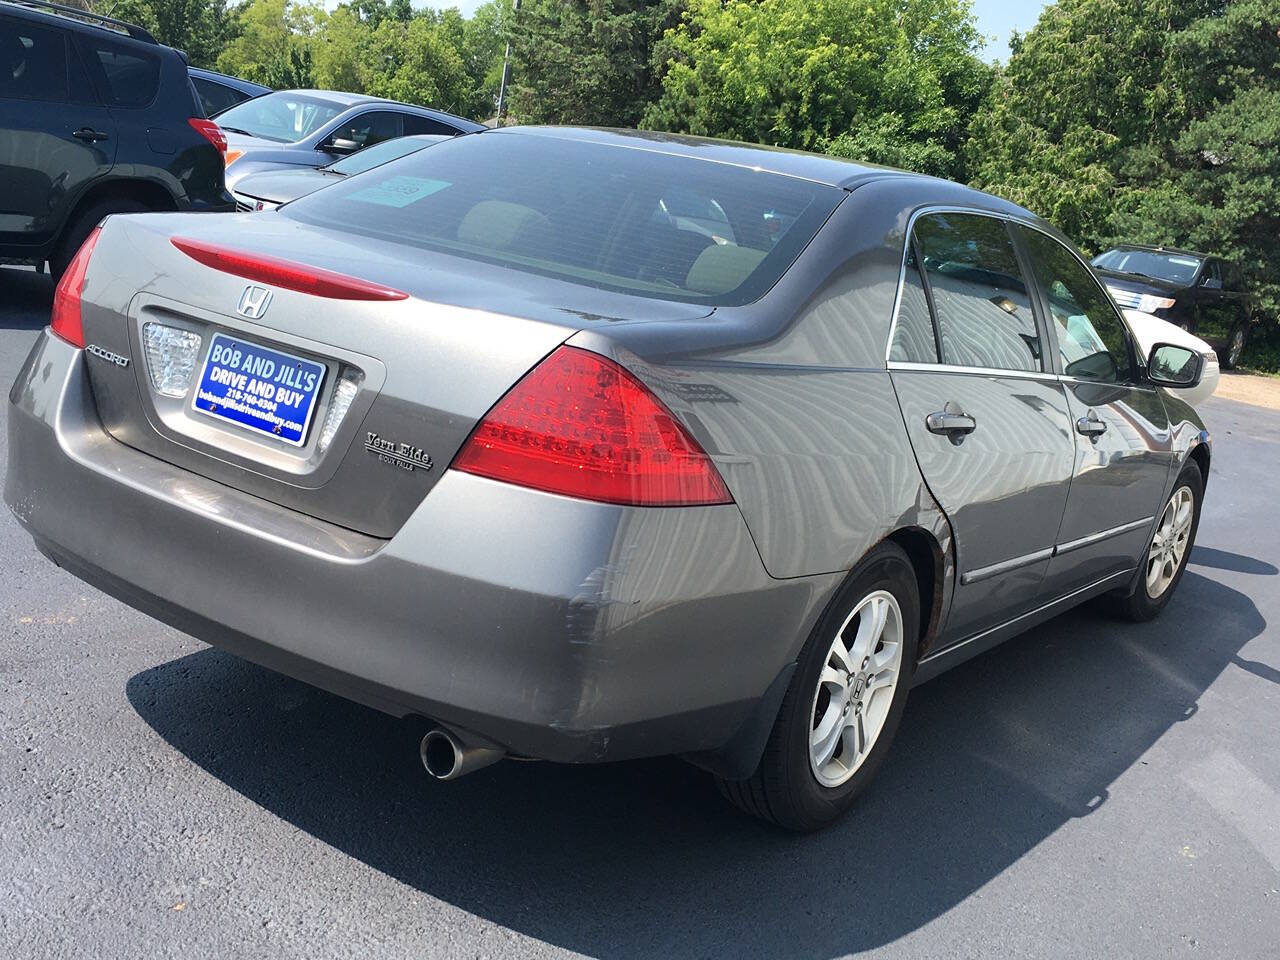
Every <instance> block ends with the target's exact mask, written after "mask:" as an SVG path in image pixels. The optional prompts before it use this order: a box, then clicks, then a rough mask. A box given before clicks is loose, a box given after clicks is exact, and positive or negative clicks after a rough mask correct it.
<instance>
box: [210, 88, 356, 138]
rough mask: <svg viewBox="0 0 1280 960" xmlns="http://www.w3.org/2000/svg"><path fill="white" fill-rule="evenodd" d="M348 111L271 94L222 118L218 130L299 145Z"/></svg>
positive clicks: (317, 101)
mask: <svg viewBox="0 0 1280 960" xmlns="http://www.w3.org/2000/svg"><path fill="white" fill-rule="evenodd" d="M346 109H347V108H346V107H344V106H343V105H342V104H340V103H330V102H329V101H328V100H321V99H320V98H319V97H305V96H301V95H299V94H296V93H268V94H267V95H266V96H264V97H257V98H255V99H253V100H246V101H245V102H244V103H240V104H237V105H236V106H234V107H232V108H231V109H229V110H227V111H225V112H224V113H220V114H219V115H218V126H220V127H224V128H225V129H227V130H230V131H232V132H233V133H247V134H249V135H250V136H254V137H261V138H262V139H263V140H275V141H276V142H278V143H296V142H297V141H298V140H301V139H302V138H303V137H305V136H307V135H308V134H310V133H311V132H312V131H313V130H318V129H319V128H320V127H323V126H324V125H325V124H326V123H328V122H329V121H330V120H332V119H333V118H334V117H336V116H337V115H338V114H340V113H342V112H343V111H344V110H346Z"/></svg>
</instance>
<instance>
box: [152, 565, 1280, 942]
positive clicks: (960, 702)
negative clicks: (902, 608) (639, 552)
mask: <svg viewBox="0 0 1280 960" xmlns="http://www.w3.org/2000/svg"><path fill="white" fill-rule="evenodd" d="M1265 626H1266V622H1265V620H1264V619H1263V617H1262V616H1261V614H1260V613H1259V612H1258V610H1257V608H1256V607H1255V606H1254V604H1253V602H1252V601H1251V600H1250V599H1249V598H1248V597H1247V596H1245V595H1244V594H1242V593H1239V592H1237V591H1235V590H1233V589H1230V588H1228V587H1226V586H1224V585H1222V584H1219V583H1217V582H1216V581H1214V580H1211V579H1208V578H1207V577H1205V576H1202V575H1200V574H1197V573H1195V572H1192V571H1188V572H1187V573H1186V575H1185V576H1184V579H1183V582H1182V585H1181V588H1180V589H1179V592H1178V595H1177V597H1176V598H1175V600H1174V602H1173V603H1172V604H1171V605H1170V607H1169V608H1168V609H1167V610H1166V611H1165V613H1164V615H1163V617H1162V618H1161V619H1160V620H1159V621H1158V622H1156V623H1149V624H1142V625H1130V624H1119V623H1116V622H1115V621H1112V620H1110V619H1108V618H1106V617H1105V616H1104V615H1102V614H1100V613H1097V612H1094V611H1093V610H1091V609H1084V610H1080V611H1076V612H1074V613H1070V614H1067V615H1066V616H1064V617H1060V618H1058V619H1057V620H1055V621H1052V622H1051V623H1049V624H1046V625H1045V626H1043V627H1041V628H1039V629H1037V630H1035V631H1033V632H1032V633H1031V634H1029V635H1027V636H1024V637H1021V638H1019V639H1017V640H1014V641H1012V642H1010V643H1008V644H1006V645H1004V646H1003V647H1001V648H1000V649H999V650H997V651H994V652H993V653H991V654H988V655H986V656H983V657H980V658H978V659H976V660H974V661H971V662H970V663H967V664H965V665H963V666H961V667H959V668H957V669H955V670H953V671H951V672H950V673H948V674H946V675H944V676H942V677H940V678H938V679H937V680H935V681H933V682H931V683H928V684H926V685H924V686H922V687H920V688H919V689H917V690H915V691H913V692H912V695H911V700H910V701H909V704H908V708H907V714H906V717H905V720H904V722H903V727H902V730H901V732H900V733H899V737H898V740H897V742H896V744H895V745H894V749H893V751H892V752H891V755H890V757H889V759H888V761H887V762H886V764H885V766H884V768H883V770H882V772H881V774H880V777H879V779H878V782H877V783H876V784H875V785H874V786H873V787H872V788H871V790H870V791H869V792H868V793H867V795H866V796H865V797H864V798H863V799H862V801H861V802H860V803H859V805H858V806H857V808H856V809H855V811H854V812H853V815H851V816H849V817H848V818H847V819H845V820H844V821H842V822H841V823H839V824H837V825H836V826H835V827H833V828H831V829H829V830H827V831H826V832H824V833H820V834H817V835H813V836H793V835H788V834H783V833H780V832H778V831H776V830H773V829H771V828H769V827H767V826H765V825H764V824H760V823H756V822H754V821H752V820H750V819H749V818H747V817H745V816H743V815H741V814H738V813H737V812H736V811H735V810H734V809H732V808H731V807H729V806H728V804H727V803H724V802H723V801H721V800H720V798H719V796H718V794H717V793H716V791H715V790H714V788H713V786H712V784H711V782H710V780H709V779H708V778H707V777H706V776H705V775H704V774H702V773H701V772H699V771H697V770H695V769H694V768H692V767H690V766H687V765H685V764H683V763H682V762H680V761H678V760H671V759H667V760H650V761H639V762H634V763H621V764H613V765H607V766H598V767H577V768H575V767H558V766H554V765H548V764H536V763H517V762H510V761H509V762H504V763H501V764H499V765H497V766H494V767H490V768H488V769H485V770H482V771H479V772H477V773H475V774H474V775H471V776H469V777H466V778H464V779H462V780H460V781H457V782H455V783H450V784H439V783H434V782H431V781H429V780H428V779H427V777H426V775H425V773H423V771H422V770H421V769H420V767H419V766H418V763H417V758H416V742H415V741H414V740H413V739H411V738H410V736H409V732H408V730H407V729H406V725H404V724H402V723H401V722H400V721H397V720H394V719H392V718H389V717H386V716H383V715H381V714H378V713H376V712H373V711H371V710H367V709H365V708H363V707H360V706H357V705H354V704H351V703H349V702H347V701H344V700H342V699H340V698H337V697H334V696H330V695H328V694H325V693H322V692H320V691H317V690H315V689H313V688H310V687H307V686H305V685H303V684H301V683H297V682H295V681H292V680H289V679H287V678H285V677H282V676H279V675H277V674H274V673H271V672H270V671H268V670H265V669H262V668H259V667H256V666H253V665H251V664H248V663H246V662H244V661H241V660H238V659H236V658H234V657H232V656H229V655H227V654H224V653H221V652H218V651H214V650H205V651H202V652H199V653H195V654H192V655H190V656H186V657H183V658H181V659H178V660H174V661H172V662H169V663H165V664H162V665H160V666H157V667H155V668H153V669H150V670H147V671H144V672H142V673H139V674H137V675H136V676H134V677H133V678H132V679H131V680H130V681H129V684H128V697H129V700H130V702H131V703H132V705H133V707H134V709H135V710H136V711H137V712H138V714H139V715H140V716H141V717H142V718H143V719H144V720H145V721H146V722H147V723H148V724H150V725H151V727H153V728H154V729H155V730H156V731H157V732H158V733H159V734H160V735H161V736H162V737H164V738H165V739H166V740H167V741H168V742H169V743H170V744H172V745H173V746H174V747H175V748H176V749H177V750H179V751H181V752H182V753H183V754H185V755H186V756H187V757H189V758H190V759H191V760H192V761H194V762H195V763H196V764H198V765H199V766H200V767H202V768H204V769H205V770H206V771H208V772H209V773H210V774H212V775H213V776H214V777H217V778H218V779H220V780H221V781H222V782H224V783H225V784H227V785H228V786H229V787H231V788H232V789H234V790H236V791H238V792H239V793H241V794H243V795H244V796H246V797H247V798H249V799H250V800H252V801H253V802H255V803H257V804H260V805H261V806H262V807H264V808H265V809H266V810H268V811H270V812H271V813H273V814H275V815H277V816H279V817H281V818H283V819H284V820H286V821H288V822H290V823H292V824H294V825H296V826H297V827H298V828H300V829H302V830H304V831H306V832H308V833H310V834H311V835H313V836H314V837H316V838H317V839H318V840H320V841H322V842H324V843H327V844H330V845H332V846H333V847H335V848H337V849H339V850H341V851H343V852H345V853H346V854H348V855H349V856H352V857H355V858H357V859H359V860H360V861H363V862H364V863H366V864H368V865H369V866H371V867H374V868H376V869H378V870H380V871H383V872H385V873H386V874H388V875H390V876H392V877H394V878H396V879H398V880H400V881H402V882H404V883H406V884H409V885H411V886H413V887H415V888H417V889H418V890H420V891H422V892H424V893H426V894H429V895H430V896H432V897H436V898H439V899H440V900H443V901H446V902H448V903H450V904H453V905H455V906H457V907H460V908H462V909H464V910H466V911H468V912H470V913H472V914H474V915H477V916H479V917H483V918H486V919H488V920H490V921H492V922H494V923H497V924H500V925H502V926H504V927H507V928H510V929H512V930H515V931H518V932H519V933H521V934H525V935H527V936H530V937H535V938H537V939H539V940H542V941H546V942H549V943H552V944H555V945H558V946H561V947H565V948H568V949H571V950H575V951H579V952H582V953H585V954H588V955H591V956H596V957H608V958H633V957H635V958H638V957H653V956H699V957H712V956H729V957H744V956H753V955H762V956H779V955H785V956H788V957H805V958H828V957H833V956H839V955H842V954H846V953H856V952H858V951H861V950H865V949H868V948H871V947H875V946H878V945H882V944H885V943H888V942H891V941H893V940H896V939H898V938H900V937H902V936H904V935H906V934H908V933H910V932H911V931H913V930H915V929H917V928H919V927H921V926H923V925H924V924H927V923H928V922H929V921H931V920H933V919H934V918H936V917H938V916H940V915H941V914H942V913H944V912H946V911H947V910H949V909H951V908H952V907H954V906H955V905H956V904H958V903H959V902H961V901H962V900H964V899H965V898H966V897H968V896H970V895H971V894H973V893H974V892H975V891H977V890H979V889H980V888H981V887H982V886H983V885H984V884H986V883H987V882H988V881H990V880H991V879H992V878H993V877H995V876H996V875H998V874H999V873H1000V872H1001V871H1003V870H1004V869H1005V868H1006V867H1008V866H1009V865H1010V864H1012V863H1013V862H1015V861H1016V860H1018V859H1019V858H1020V857H1021V856H1023V855H1024V854H1025V853H1027V852H1028V851H1030V850H1031V849H1033V848H1034V847H1035V846H1036V845H1037V844H1039V843H1040V842H1041V841H1042V840H1044V839H1045V838H1046V837H1048V836H1049V835H1050V834H1051V833H1053V832H1054V831H1055V830H1056V829H1058V828H1059V827H1060V826H1062V825H1063V824H1064V823H1065V822H1067V821H1069V820H1071V819H1073V818H1077V817H1087V816H1089V815H1090V814H1091V813H1093V812H1095V811H1096V810H1098V809H1099V807H1100V806H1101V805H1102V804H1104V803H1106V801H1107V798H1108V791H1109V789H1110V788H1111V785H1112V784H1113V782H1114V781H1115V780H1116V779H1117V777H1119V775H1120V774H1122V773H1123V772H1124V771H1125V770H1126V769H1127V768H1128V767H1130V766H1131V765H1132V764H1134V763H1136V762H1137V761H1138V759H1139V758H1140V757H1141V756H1142V754H1143V753H1144V752H1146V751H1147V750H1148V749H1149V748H1150V747H1151V746H1152V744H1154V743H1155V742H1156V740H1158V739H1159V738H1160V737H1161V735H1162V734H1164V733H1165V732H1166V731H1168V730H1169V729H1170V728H1171V727H1172V726H1174V725H1175V724H1177V723H1179V722H1180V721H1182V720H1184V719H1186V718H1188V717H1190V716H1191V715H1193V714H1194V712H1195V710H1196V705H1197V700H1198V699H1199V697H1200V695H1201V694H1202V693H1203V692H1204V690H1205V689H1206V688H1207V687H1208V686H1209V685H1210V684H1211V683H1212V682H1213V681H1214V679H1215V678H1216V677H1217V676H1218V675H1219V673H1221V672H1222V670H1223V669H1224V668H1225V667H1226V666H1227V665H1228V664H1231V663H1233V662H1236V659H1237V654H1238V652H1239V651H1240V649H1241V648H1242V647H1243V646H1244V645H1245V644H1246V643H1248V642H1249V640H1251V639H1252V638H1254V637H1255V636H1257V635H1258V634H1260V633H1261V632H1262V630H1263V629H1264V628H1265ZM726 642H727V640H726ZM299 882H305V880H303V879H301V878H300V880H299ZM424 909H427V907H426V906H425V905H424Z"/></svg>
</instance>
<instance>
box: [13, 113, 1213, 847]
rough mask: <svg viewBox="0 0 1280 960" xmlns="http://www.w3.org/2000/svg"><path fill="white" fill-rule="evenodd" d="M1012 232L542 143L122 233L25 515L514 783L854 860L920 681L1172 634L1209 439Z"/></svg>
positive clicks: (792, 182)
mask: <svg viewBox="0 0 1280 960" xmlns="http://www.w3.org/2000/svg"><path fill="white" fill-rule="evenodd" d="M1199 364H1200V360H1199V358H1198V357H1197V356H1195V355H1194V354H1193V353H1191V352H1190V351H1188V350H1186V349H1184V348H1180V347H1177V346H1173V345H1168V344H1156V345H1155V346H1154V348H1153V350H1152V351H1151V354H1150V355H1149V356H1141V355H1138V354H1137V353H1136V352H1135V348H1134V340H1133V338H1132V337H1131V336H1130V333H1129V331H1128V329H1127V328H1126V326H1125V321H1124V319H1123V318H1122V317H1121V315H1120V314H1119V312H1118V311H1117V309H1116V307H1115V305H1114V304H1113V303H1112V301H1111V300H1110V299H1109V297H1108V295H1107V293H1106V291H1105V289H1104V288H1103V286H1102V285H1101V284H1100V283H1099V282H1098V280H1097V278H1096V277H1095V275H1094V274H1093V272H1092V271H1091V269H1090V267H1089V265H1088V264H1087V262H1086V261H1084V260H1083V259H1081V257H1080V255H1079V254H1078V253H1077V252H1076V250H1075V249H1074V248H1073V247H1072V246H1071V245H1070V244H1069V243H1068V242H1067V241H1066V240H1065V239H1064V238H1063V237H1062V236H1061V235H1060V234H1059V233H1057V232H1056V231H1055V230H1054V229H1053V228H1051V227H1050V226H1049V225H1047V224H1046V223H1044V222H1043V221H1041V220H1038V219H1037V218H1036V217H1034V216H1033V215H1032V214H1030V213H1028V212H1027V211H1026V210H1023V209H1021V208H1019V207H1017V206H1015V205H1013V204H1011V203H1007V202H1005V201H1003V200H999V199H997V198H995V197H991V196H987V195H985V194H982V193H978V192H976V191H974V190H971V189H968V188H966V187H962V186H958V185H956V184H952V183H947V182H944V181H941V180H936V179H931V178H926V177H921V176H916V175H912V174H907V173H901V172H898V171H894V170H888V169H881V168H873V167H868V166H862V165H858V164H854V163H850V162H846V161H843V160H837V159H833V158H830V157H822V156H815V155H809V154H803V153H793V152H784V151H777V150H769V149H764V148H758V147H751V146H746V145H742V144H733V143H723V142H716V141H708V140H699V139H692V138H685V137H676V136H670V135H665V134H643V133H633V132H609V131H599V130H580V129H540V128H510V129H502V130H493V131H487V132H484V133H480V134H477V135H475V136H468V137H462V138H458V139H454V140H449V141H446V142H444V143H441V144H439V145H438V146H434V147H432V148H431V149H430V150H424V151H421V152H419V153H415V154H412V155H410V156H407V157H404V158H402V159H400V160H395V161H393V162H391V163H389V164H387V165H385V166H382V167H378V168H377V169H375V170H372V171H369V172H368V173H366V174H363V175H361V176H359V177H355V178H352V179H351V180H350V181H347V182H343V183H338V184H336V185H334V186H332V187H329V188H327V189H325V190H322V191H318V192H317V193H314V194H312V195H311V196H308V197H304V198H302V199H300V200H297V201H296V202H294V203H291V204H289V205H288V206H286V207H283V208H281V209H280V210H279V211H272V212H267V213H257V214H244V215H228V216H226V217H202V216H194V215H179V214H154V215H139V216H114V217H110V218H108V219H107V220H106V221H105V222H104V223H103V224H102V225H101V226H100V227H99V228H98V229H97V230H96V231H94V233H93V234H92V235H91V236H90V237H89V239H88V240H87V241H86V242H85V245H84V247H83V248H82V249H81V250H80V252H79V254H78V255H77V257H76V258H75V260H74V262H73V263H72V265H71V267H70V268H69V269H68V270H67V272H66V274H65V276H64V277H63V279H62V281H61V283H60V285H59V287H58V290H57V293H56V297H55V302H54V307H53V315H52V321H51V324H50V327H49V329H47V330H46V331H44V332H43V333H42V334H41V335H40V336H39V338H38V341H37V343H36V345H35V348H34V349H33V350H32V353H31V356H30V358H29V359H28V360H27V363H26V365H25V367H24V368H23V369H22V371H21V373H20V375H19V377H18V381H17V383H16V384H15V385H14V387H13V390H12V392H11V393H10V395H9V402H10V411H9V417H8V423H9V450H10V455H9V471H8V476H7V478H6V482H5V499H6V501H7V502H8V504H9V506H10V507H11V509H12V510H13V512H14V514H15V515H16V516H17V518H18V519H19V520H20V521H21V523H22V524H23V525H24V527H25V528H26V529H27V530H28V531H30V533H31V534H32V536H33V537H34V538H35V541H36V544H37V545H38V546H39V548H40V549H41V550H42V551H43V552H44V553H45V554H46V555H47V556H48V557H49V558H50V559H52V560H53V561H54V562H55V563H57V564H59V565H61V566H63V567H65V568H66V569H68V570H70V571H72V572H73V573H75V574H76V575H77V576H79V577H81V578H83V579H84V580H86V581H88V582H89V583H92V584H94V585H96V586H98V587H100V588H102V589H103V590H105V591H107V592H108V593H111V594H113V595H115V596H117V597H119V598H121V599H122V600H124V601H125V602H127V603H129V604H132V605H134V606H136V607H138V608H139V609H141V610H144V611H147V612H148V613H150V614H152V615H154V616H156V617H158V618H159V619H161V620H163V621H165V622H167V623H170V624H172V625H174V626H176V627H177V628H179V629H180V630H184V631H186V632H188V633H190V634H192V635H194V636H196V637H199V638H201V639H203V640H206V641H208V642H209V643H213V644H216V645H218V646H220V647H224V648H226V649H228V650H230V651H233V652H234V653H237V654H239V655H242V656H244V657H247V658H249V659H251V660H255V661H257V662H259V663H262V664H265V665H266V666H268V667H271V668H273V669H276V670H279V671H282V672H284V673H287V674H290V675H292V676H295V677H299V678H301V679H303V680H306V681H308V682H310V683H313V684H316V685H317V686H320V687H323V688H326V689H329V690H332V691H335V692H337V693H340V694H342V695H344V696H347V697H350V698H352V699H355V700H358V701H362V702H364V703H366V704H370V705H373V706H375V707H377V708H379V709H381V710H384V711H387V712H389V713H391V714H394V715H397V716H402V717H411V718H415V719H420V720H422V721H423V722H424V723H425V724H426V727H425V729H426V731H427V732H426V733H425V735H424V736H423V738H422V740H421V745H420V751H421V755H422V761H423V763H424V764H425V765H426V767H427V770H428V771H429V772H430V773H431V775H432V776H434V777H436V778H439V779H444V780H447V779H451V778H454V777H457V776H461V775H463V774H466V773H468V772H470V771H472V770H475V769H477V768H479V767H482V766H484V765H486V764H488V763H491V762H493V761H495V760H497V759H499V758H501V757H502V756H504V755H506V754H511V755H513V756H521V757H535V758H541V759H546V760H552V761H558V762H565V763H585V762H595V761H605V760H621V759H627V758H634V757H645V756H653V755H659V754H678V755H681V756H683V757H685V758H687V759H689V760H690V761H692V762H693V763H695V764H698V765H700V766H702V767H704V768H706V769H707V770H709V771H711V772H712V773H713V774H714V775H715V777H716V778H717V780H718V782H719V784H720V785H721V788H722V790H723V792H724V794H725V795H726V796H727V797H728V798H729V799H730V800H731V801H733V802H734V803H736V804H737V805H738V806H740V807H742V808H744V809H745V810H747V811H749V812H751V813H753V814H756V815H758V816H761V817H764V818H767V819H769V820H772V821H775V822H776V823H779V824H782V825H784V826H786V827H789V828H793V829H813V828H816V827H820V826H822V825H823V824H825V823H828V822H830V821H831V820H833V819H834V818H836V817H837V816H839V815H840V814H841V812H842V811H844V810H845V809H846V808H848V807H849V806H850V804H851V803H852V801H853V799H854V798H855V796H857V794H858V793H859V792H860V791H861V790H862V789H863V788H864V787H865V786H866V785H867V783H868V781H869V780H870V779H871V778H872V777H873V776H874V774H875V772H876V769H877V768H878V767H879V766H880V764H881V762H882V761H883V760H884V757H885V754H886V752H887V751H888V749H889V746H890V741H891V740H892V738H893V735H894V732H895V729H896V728H897V726H898V724H899V722H900V720H901V718H902V713H903V707H904V705H905V703H906V699H907V695H908V692H909V690H910V689H911V687H912V685H913V684H914V683H919V682H921V681H923V680H925V679H927V678H929V677H931V676H934V675H936V674H937V673H938V672H940V671H942V670H945V669H947V668H948V667H950V666H952V665H954V664H956V663H959V662H961V661H963V660H965V659H967V658H969V657H972V656H974V655H976V654H979V653H981V652H983V651H985V650H987V649H989V648H990V647H992V646H993V645H995V644H997V643H999V642H1000V641H1002V640H1005V639H1006V638H1009V637H1011V636H1013V635H1015V634H1017V633H1019V632H1021V631H1024V630H1027V629H1029V628H1031V627H1034V626H1035V625H1036V624H1038V623H1040V622H1042V621H1044V620H1045V619H1047V618H1049V617H1051V616H1053V615H1055V614H1057V613H1059V612H1061V611H1063V610H1065V609H1067V608H1069V607H1071V606H1073V605H1075V604H1078V603H1081V602H1084V601H1087V600H1092V599H1095V598H1096V599H1097V600H1098V601H1099V602H1105V603H1106V604H1107V605H1109V606H1110V607H1111V608H1113V609H1114V610H1115V611H1117V612H1118V613H1120V614H1122V615H1124V616H1127V617H1129V618H1131V619H1135V620H1144V619H1148V618H1151V617H1154V616H1156V615H1157V614H1158V613H1159V612H1160V610H1161V609H1162V608H1163V607H1164V606H1165V605H1166V604H1167V603H1168V602H1169V600H1170V597H1171V596H1172V594H1173V592H1174V590H1175V589H1176V588H1177V585H1178V580H1179V578H1180V577H1181V575H1182V572H1183V569H1184V567H1185V564H1186V562H1187V557H1188V555H1189V553H1190V550H1191V545H1192V542H1193V540H1194V538H1195V533H1196V523H1197V520H1198V518H1199V515H1200V506H1201V500H1202V497H1203V494H1204V490H1205V481H1206V478H1207V475H1208V470H1209V460H1210V444H1209V436H1208V433H1207V432H1206V430H1205V428H1204V425H1203V424H1202V422H1201V420H1200V418H1199V417H1198V416H1197V415H1196V413H1195V412H1194V411H1193V410H1192V409H1191V408H1190V407H1189V406H1187V404H1185V403H1184V402H1182V401H1181V400H1179V399H1178V397H1177V395H1176V393H1175V391H1174V390H1171V389H1166V388H1171V387H1185V386H1188V385H1191V384H1194V383H1195V382H1196V381H1197V379H1198V377H1199V375H1200V370H1199Z"/></svg>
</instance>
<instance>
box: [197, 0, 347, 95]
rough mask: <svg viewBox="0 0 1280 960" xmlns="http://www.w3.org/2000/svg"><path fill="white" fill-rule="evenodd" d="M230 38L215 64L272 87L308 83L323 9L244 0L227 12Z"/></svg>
mask: <svg viewBox="0 0 1280 960" xmlns="http://www.w3.org/2000/svg"><path fill="white" fill-rule="evenodd" d="M231 19H232V29H233V31H234V32H235V39H233V40H232V41H231V42H230V43H228V44H227V46H226V47H225V48H224V49H223V51H222V53H221V54H219V56H218V69H219V70H222V71H224V72H226V73H230V74H233V75H235V76H238V77H243V78H244V79H246V80H253V81H255V82H257V83H265V84H266V85H267V86H269V87H275V88H277V89H288V88H305V87H310V86H313V85H314V83H313V55H312V46H313V43H314V42H315V39H316V35H317V33H318V32H319V31H320V30H321V29H323V26H324V23H325V19H326V17H325V12H324V8H323V7H321V6H320V5H319V4H316V3H297V2H292V0H246V2H244V3H242V4H241V5H240V6H238V7H235V8H234V9H233V10H232V11H231Z"/></svg>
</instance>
